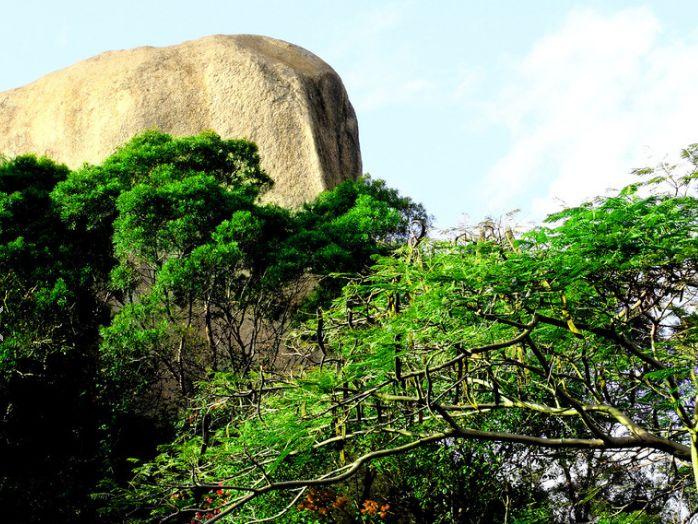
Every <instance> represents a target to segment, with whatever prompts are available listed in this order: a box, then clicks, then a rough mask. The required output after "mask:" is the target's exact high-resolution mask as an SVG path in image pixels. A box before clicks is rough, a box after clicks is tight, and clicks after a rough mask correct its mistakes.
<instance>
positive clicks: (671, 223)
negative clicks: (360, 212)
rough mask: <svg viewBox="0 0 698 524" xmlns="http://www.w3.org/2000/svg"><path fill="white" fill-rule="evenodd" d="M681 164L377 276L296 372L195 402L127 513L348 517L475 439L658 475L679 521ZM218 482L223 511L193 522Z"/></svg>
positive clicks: (324, 327) (399, 258) (686, 397)
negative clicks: (526, 225) (372, 473)
mask: <svg viewBox="0 0 698 524" xmlns="http://www.w3.org/2000/svg"><path fill="white" fill-rule="evenodd" d="M697 151H698V147H697V148H692V149H689V150H687V152H686V159H687V160H688V161H689V162H690V163H691V165H689V172H688V174H687V175H674V174H673V172H672V171H671V170H669V174H668V175H666V176H662V177H656V178H654V179H652V180H650V181H649V182H647V183H638V184H636V185H633V186H631V187H628V188H625V189H624V190H623V191H621V192H620V193H619V194H617V195H614V196H611V197H604V198H599V199H597V200H595V201H594V202H590V203H588V204H585V205H583V206H581V207H578V208H574V209H568V210H566V211H564V212H562V213H559V214H557V215H555V216H552V217H550V219H549V222H548V225H546V226H544V227H539V228H536V229H534V230H532V231H530V232H527V233H524V234H522V235H519V236H518V237H517V236H516V235H514V233H513V232H511V231H510V230H508V229H500V228H497V227H494V226H493V225H492V224H484V225H483V226H482V228H481V230H480V231H479V234H474V235H471V236H470V237H471V238H472V239H471V240H467V241H466V242H465V243H462V242H461V243H451V242H444V241H433V242H423V243H422V244H421V245H419V246H418V247H417V248H412V247H407V248H405V249H404V250H403V251H402V252H400V253H398V254H397V255H395V256H392V257H384V258H381V259H380V260H379V261H378V263H377V264H376V265H375V266H374V268H373V271H372V273H371V274H370V275H369V277H367V278H365V279H361V280H358V281H356V282H355V283H353V284H351V285H349V286H347V287H346V288H345V289H344V292H343V296H342V297H341V298H340V299H339V300H337V301H336V302H335V303H334V306H333V307H332V308H330V309H329V310H328V311H325V312H321V313H320V314H318V316H317V318H316V320H315V321H313V322H311V323H310V324H309V325H308V327H307V331H306V332H304V333H301V334H299V336H298V337H297V340H296V341H295V343H294V344H292V346H291V347H292V348H293V349H294V350H295V352H296V354H299V355H303V356H304V362H303V365H298V366H297V367H295V368H294V369H293V371H291V372H290V373H288V374H286V375H284V376H283V377H281V378H279V379H278V380H277V379H275V378H274V377H273V376H271V375H269V374H267V375H265V374H257V375H251V376H250V377H249V378H250V380H249V381H243V382H242V383H240V382H238V381H237V380H231V379H230V378H229V377H226V376H224V375H221V376H219V377H218V378H217V379H216V380H215V381H214V382H213V383H211V384H210V385H209V387H208V388H207V389H206V390H203V391H202V392H201V396H200V397H199V398H200V400H199V401H198V402H199V404H198V405H197V409H196V410H195V411H194V412H193V413H192V415H191V420H192V421H194V420H197V421H198V422H197V423H196V424H192V425H190V426H187V429H186V431H185V432H184V433H183V435H182V437H181V438H180V439H179V441H178V442H176V443H175V444H173V445H172V446H170V447H169V448H168V449H167V450H165V453H163V454H162V455H161V456H160V457H158V459H157V460H156V461H155V462H153V463H150V464H147V465H145V466H143V467H142V468H141V469H140V471H139V475H138V477H137V478H136V482H135V484H134V490H133V491H132V492H130V494H129V496H130V497H131V503H132V504H135V505H138V506H139V507H141V508H146V507H147V508H152V510H153V514H154V515H159V516H164V515H168V514H173V512H175V513H176V514H177V515H181V516H182V517H183V518H192V517H195V515H194V512H195V511H199V519H201V520H207V521H217V520H220V519H229V520H228V521H230V522H232V521H237V520H235V519H238V518H241V519H242V520H243V521H244V520H245V519H244V518H243V516H250V515H252V513H254V515H256V516H257V517H260V516H270V515H272V514H274V513H275V512H277V511H283V510H284V506H285V505H286V504H289V506H287V507H288V508H289V509H288V511H287V514H288V515H289V516H288V519H289V520H288V521H289V522H292V521H293V519H294V518H295V517H294V516H293V515H295V510H294V507H295V506H296V505H298V500H302V497H306V496H308V494H310V495H312V496H313V497H314V498H313V501H316V500H317V499H318V498H321V497H320V495H321V493H320V492H319V491H318V490H320V489H325V488H328V487H332V489H336V490H337V493H344V494H346V495H349V496H350V498H351V499H352V500H353V502H351V504H354V507H355V509H356V510H357V511H360V510H361V509H362V508H361V505H360V504H361V501H362V498H366V497H365V495H366V494H365V493H364V494H363V495H364V497H362V495H361V493H360V490H359V492H357V490H356V489H352V488H351V483H350V482H349V479H351V478H352V477H353V476H355V475H357V474H360V473H364V472H365V471H366V468H367V467H368V465H369V464H373V467H376V468H381V467H383V466H382V465H383V464H384V463H385V461H386V460H388V461H392V460H394V457H400V456H403V455H407V459H405V460H407V461H408V462H409V461H413V460H417V457H418V455H415V454H414V453H416V450H419V449H420V448H424V447H426V446H432V447H433V446H436V447H437V449H438V450H439V452H438V453H435V456H437V455H439V454H440V455H445V457H443V456H442V458H441V460H439V461H435V462H436V464H439V463H442V461H443V460H445V461H446V463H447V462H448V460H449V459H451V460H452V459H453V458H454V457H455V456H456V455H457V453H458V449H459V448H458V446H457V445H456V443H457V442H460V441H466V442H467V441H472V440H479V441H486V442H499V443H505V444H506V445H507V446H513V448H511V449H512V450H513V451H511V453H509V454H508V455H505V457H508V459H509V460H512V461H515V460H520V457H521V455H520V452H521V450H522V449H523V448H522V447H517V446H516V445H519V446H528V447H532V448H541V449H542V450H546V449H556V450H563V451H566V452H567V453H568V454H567V455H561V456H562V457H565V456H568V457H569V460H570V461H574V460H576V457H580V456H587V457H589V460H592V459H593V464H594V469H596V467H597V465H598V467H599V468H601V469H603V468H602V466H603V465H604V461H606V464H607V465H608V467H607V469H609V468H610V469H609V471H610V470H613V471H614V473H613V474H614V475H616V474H618V473H617V472H618V468H617V467H615V466H613V458H612V457H613V455H612V454H611V452H612V451H619V452H620V454H618V453H617V454H616V457H623V460H624V461H627V462H629V463H632V462H633V460H635V459H636V458H638V457H640V456H642V454H643V453H648V452H653V453H655V454H656V455H654V456H656V457H658V458H657V465H656V467H657V468H658V469H657V475H659V476H660V477H661V478H663V479H664V481H665V482H667V483H669V482H674V483H675V484H674V485H673V486H674V487H673V488H672V490H673V493H674V494H678V495H679V496H680V494H681V493H682V492H684V491H685V493H686V497H687V499H686V500H688V501H689V503H690V504H695V501H696V494H695V487H694V486H693V481H692V480H691V477H690V474H689V475H686V473H687V471H686V468H685V467H684V468H683V469H679V470H676V469H674V468H673V466H672V459H675V460H676V461H677V462H678V463H679V464H684V465H690V464H691V462H692V461H693V465H694V467H698V455H694V456H693V457H692V452H691V449H692V448H693V450H694V453H695V450H696V439H695V435H696V430H697V429H698V419H697V418H696V412H695V398H696V394H697V392H698V382H697V379H696V375H695V373H696V365H697V361H696V359H697V355H698V352H697V351H696V347H697V344H696V342H697V340H696V337H697V335H698V333H697V331H696V323H695V321H696V317H695V307H696V293H697V289H696V283H697V278H698V246H697V241H696V238H697V234H698V230H697V227H698V200H697V199H696V194H695V179H696V175H695V169H696V161H695V153H696V152H697ZM667 187H668V188H669V189H668V190H667V189H666V188H667ZM357 206H358V205H357ZM358 207H360V206H358ZM476 239H477V240H476ZM202 421H203V422H202ZM202 427H203V428H205V429H204V431H203V433H202V431H201V428H202ZM505 444H497V445H495V447H493V448H489V449H490V450H497V449H498V450H502V447H501V446H503V445H505ZM486 449H487V448H486ZM516 450H519V451H516ZM593 450H596V451H595V452H593ZM542 452H544V451H542ZM592 452H593V453H594V454H591V453H592ZM411 453H412V454H411ZM517 457H518V459H517ZM566 460H568V459H566ZM570 463H571V462H570ZM387 464H389V462H388V463H387ZM398 464H400V462H398ZM386 467H387V468H390V466H386ZM569 467H571V466H569ZM397 468H398V469H399V468H400V466H397ZM435 468H436V469H437V471H438V467H437V466H435ZM519 469H520V470H521V471H524V470H525V469H526V468H525V467H520V468H519ZM630 469H632V468H630ZM394 470H395V469H394ZM386 471H387V470H386ZM696 471H697V472H698V470H696ZM630 474H631V473H630V470H629V472H628V475H630ZM697 475H698V473H697ZM504 478H507V477H504ZM219 482H220V483H222V487H221V489H222V495H221V496H220V497H219V498H215V499H212V500H211V501H209V502H206V504H203V505H202V503H201V500H202V499H201V497H202V496H203V495H201V493H204V492H206V490H208V489H216V488H215V487H216V486H218V483H219ZM572 482H573V480H569V483H570V485H572ZM432 484H433V485H435V486H438V482H432ZM175 485H176V486H177V487H172V486H175ZM153 486H155V487H153ZM415 487H417V486H415ZM252 488H254V489H252ZM328 489H329V488H328ZM580 489H583V490H587V489H588V490H589V491H582V492H581V493H577V494H575V497H578V500H574V501H572V502H574V504H575V506H578V507H581V508H582V509H581V510H578V508H577V507H575V508H574V509H573V510H574V511H575V514H577V513H578V512H580V513H585V512H587V517H588V516H589V515H588V511H592V510H593V508H592V505H591V504H590V501H592V500H593V499H594V497H597V498H598V497H608V499H609V500H611V501H612V502H613V503H617V504H628V503H631V502H634V500H633V499H631V500H625V499H624V497H626V498H627V497H631V496H632V490H626V491H623V490H615V491H614V490H612V489H611V488H606V487H603V488H602V487H599V486H596V485H595V484H593V483H591V484H589V485H588V486H586V487H582V488H580ZM604 490H605V491H604ZM283 492H286V493H288V496H287V498H286V499H285V502H281V500H283V499H279V493H283ZM296 496H298V497H299V499H297V500H296V501H295V502H294V497H296ZM322 496H323V497H325V496H326V494H324V495H322ZM333 500H334V501H335V502H336V499H333ZM388 502H393V503H395V500H393V501H388ZM333 503H334V502H333ZM308 504H310V502H308V503H301V507H302V508H303V511H304V512H306V513H307V512H308V509H306V508H307V505H308ZM313 504H315V502H313ZM316 505H317V504H316ZM195 507H198V508H199V509H198V510H194V509H192V508H195ZM313 507H315V506H313ZM201 508H203V509H201ZM363 509H364V510H366V508H365V507H364V508H363ZM646 509H647V511H648V512H653V511H654V512H657V511H659V509H661V508H660V507H659V506H656V505H655V506H653V505H652V503H647V504H646ZM314 511H315V513H316V514H317V515H318V516H321V515H322V514H321V513H320V512H319V510H317V509H315V510H314ZM328 511H330V510H328ZM331 511H335V510H334V509H332V510H331ZM371 511H373V510H371ZM376 511H378V510H376ZM546 511H547V510H546V509H545V507H544V505H539V506H536V507H531V508H527V509H526V511H523V510H522V511H520V512H519V513H518V514H516V512H514V513H513V516H514V517H516V519H517V520H518V521H519V522H535V521H541V518H543V517H542V516H543V515H548V513H546ZM570 511H572V510H570ZM604 511H605V510H604ZM180 512H181V513H180ZM248 512H249V513H248ZM368 513H370V512H369V511H368V510H366V511H365V512H364V513H363V517H365V518H368V517H369V516H370V515H368ZM379 513H380V512H379ZM326 515H328V514H326ZM371 515H373V516H372V517H371V518H374V517H375V515H377V513H376V514H374V513H371ZM279 518H281V517H277V521H279V520H278V519H279ZM328 518H329V517H328ZM377 518H382V517H380V515H378V517H377ZM386 518H387V516H386ZM196 520H197V519H196V518H194V521H196Z"/></svg>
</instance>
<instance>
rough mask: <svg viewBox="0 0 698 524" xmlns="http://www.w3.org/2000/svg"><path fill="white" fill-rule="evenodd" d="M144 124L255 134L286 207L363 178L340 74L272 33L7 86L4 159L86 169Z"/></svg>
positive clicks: (144, 53)
mask: <svg viewBox="0 0 698 524" xmlns="http://www.w3.org/2000/svg"><path fill="white" fill-rule="evenodd" d="M146 129H158V130H160V131H163V132H166V133H171V134H174V135H191V134H196V133H199V132H201V131H203V130H208V129H212V130H214V131H216V132H217V133H219V134H220V135H221V136H223V137H224V138H247V139H249V140H252V141H253V142H255V143H257V145H258V146H259V151H260V156H261V158H262V166H263V167H264V168H265V169H266V171H267V173H268V174H269V175H270V176H271V177H272V178H273V179H274V181H275V186H274V188H273V190H272V191H271V192H270V194H269V195H268V198H267V199H268V200H271V201H274V202H277V203H279V204H282V205H286V206H297V205H299V204H301V203H302V202H305V201H307V200H310V199H312V198H313V197H314V196H316V195H317V194H318V193H319V192H321V191H323V190H324V189H328V188H331V187H333V186H335V185H336V184H338V183H339V182H341V181H343V180H346V179H353V178H355V177H356V176H358V175H359V174H360V173H361V152H360V149H359V134H358V125H357V121H356V115H355V113H354V110H353V108H352V106H351V104H350V103H349V98H348V97H347V93H346V91H345V89H344V86H343V84H342V81H341V79H340V78H339V76H338V75H337V73H336V72H335V71H334V70H333V69H332V68H331V67H330V66H329V65H327V64H326V63H325V62H323V61H322V60H321V59H320V58H318V57H317V56H315V55H314V54H312V53H310V52H308V51H306V50H305V49H302V48H300V47H298V46H295V45H292V44H289V43H287V42H283V41H281V40H275V39H272V38H267V37H263V36H252V35H235V36H223V35H217V36H209V37H205V38H202V39H200V40H194V41H190V42H185V43H183V44H180V45H176V46H172V47H162V48H156V47H140V48H137V49H131V50H126V51H110V52H107V53H103V54H101V55H98V56H96V57H93V58H90V59H88V60H85V61H83V62H79V63H77V64H75V65H73V66H71V67H68V68H67V69H63V70H61V71H57V72H55V73H51V74H49V75H47V76H45V77H43V78H41V79H39V80H37V81H35V82H33V83H31V84H28V85H26V86H24V87H20V88H17V89H13V90H10V91H5V92H2V93H0V153H1V154H3V155H6V156H14V155H18V154H21V153H27V152H34V153H38V154H41V155H47V156H49V157H52V158H54V159H56V160H58V161H61V162H64V163H66V164H68V166H70V167H79V166H80V165H82V163H84V162H89V163H98V162H100V161H101V160H103V159H104V158H105V157H107V156H108V155H109V154H110V153H112V152H113V151H114V149H115V148H116V147H117V146H119V145H120V144H122V143H124V142H125V141H127V140H129V139H130V138H131V137H132V136H133V135H135V134H136V133H139V132H141V131H143V130H146Z"/></svg>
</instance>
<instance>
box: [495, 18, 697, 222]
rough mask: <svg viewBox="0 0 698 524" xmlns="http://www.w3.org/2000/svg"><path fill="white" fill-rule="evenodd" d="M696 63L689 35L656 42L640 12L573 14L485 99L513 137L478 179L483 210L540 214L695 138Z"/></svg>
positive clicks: (655, 26) (651, 21) (653, 23)
mask: <svg viewBox="0 0 698 524" xmlns="http://www.w3.org/2000/svg"><path fill="white" fill-rule="evenodd" d="M696 63H698V41H696V39H690V38H688V39H687V40H685V41H674V42H667V41H665V38H663V35H662V31H661V26H660V23H659V21H658V19H657V18H656V17H655V16H654V14H653V13H652V12H651V11H650V10H649V9H646V8H638V9H626V10H623V11H619V12H616V13H615V14H612V15H610V16H604V15H602V14H599V13H598V12H595V11H590V10H574V11H572V12H571V13H570V14H569V15H568V16H567V18H566V19H565V21H564V23H563V24H562V26H561V27H560V28H559V29H558V30H556V31H555V32H553V33H552V34H549V35H547V36H545V37H543V38H541V39H540V40H539V41H538V42H537V43H535V44H534V46H533V47H532V48H531V50H530V51H529V52H528V53H527V55H526V56H525V57H524V59H523V60H522V61H521V62H520V63H519V64H517V65H516V66H515V67H514V70H513V71H512V75H511V78H510V80H509V85H510V87H509V88H507V89H506V90H505V91H504V92H502V93H500V94H499V95H498V96H497V97H496V98H495V99H494V100H493V101H492V102H491V104H489V112H490V117H491V119H492V121H493V122H494V123H496V124H498V125H504V126H506V128H507V129H508V130H509V131H510V134H511V138H512V142H511V146H510V148H509V149H508V151H507V153H506V154H505V155H504V156H503V157H502V158H500V160H499V161H497V162H496V164H495V165H494V166H493V167H492V169H491V170H490V172H489V173H488V175H487V180H486V186H487V189H486V190H487V195H488V198H489V201H490V205H489V206H488V207H489V209H490V211H492V212H502V211H506V210H507V209H509V208H512V207H522V208H523V209H525V210H527V211H531V212H532V214H533V216H534V217H536V218H540V217H541V216H542V215H543V214H544V213H546V212H550V211H552V210H554V209H556V208H557V207H558V205H557V202H556V199H562V200H563V201H565V202H566V203H568V204H574V203H578V202H579V201H581V200H582V199H585V198H588V197H591V196H593V195H595V194H599V193H600V192H603V191H605V190H606V189H608V188H610V187H618V186H620V185H622V184H623V183H625V182H627V181H628V180H629V178H630V177H629V175H628V173H629V171H630V170H631V169H632V168H634V167H640V166H644V165H647V164H654V163H656V162H657V161H658V160H660V159H661V156H662V155H664V154H666V153H670V154H673V153H676V152H677V151H678V149H680V148H681V147H683V146H685V145H687V144H688V143H691V142H696V141H698V104H696V103H695V99H696V98H695V97H696V88H695V86H696V85H698V68H696V67H695V64H696ZM525 199H528V201H525ZM531 200H532V201H531Z"/></svg>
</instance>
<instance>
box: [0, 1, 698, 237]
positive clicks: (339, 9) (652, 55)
mask: <svg viewBox="0 0 698 524" xmlns="http://www.w3.org/2000/svg"><path fill="white" fill-rule="evenodd" d="M1 12H2V15H3V24H2V31H0V46H1V47H2V49H3V50H4V52H3V53H2V54H1V55H0V71H2V75H0V91H1V90H5V89H9V88H12V87H17V86H20V85H22V84H25V83H27V82H29V81H31V80H34V79H36V78H38V77H39V76H41V75H43V74H45V73H47V72H50V71H53V70H56V69H60V68H62V67H65V66H68V65H70V64H71V63H73V62H75V61H77V60H80V59H83V58H87V57H89V56H92V55H94V54H97V53H100V52H102V51H105V50H110V49H123V48H129V47H134V46H139V45H169V44H175V43H179V42H181V41H184V40H188V39H193V38H198V37H200V36H204V35H207V34H213V33H229V34H234V33H255V34H264V35H269V36H273V37H276V38H281V39H284V40H288V41H290V42H293V43H295V44H298V45H301V46H303V47H305V48H307V49H309V50H311V51H313V52H314V53H316V54H317V55H319V56H320V57H321V58H323V59H324V60H325V61H327V62H328V63H329V64H330V65H332V66H333V67H334V68H335V69H336V70H337V71H338V72H339V74H340V75H341V76H342V78H343V80H344V83H345V85H346V87H347V90H348V92H349V96H350V98H351V100H352V102H353V104H354V107H355V108H356V111H357V114H358V117H359V126H360V134H361V146H362V153H363V160H364V169H365V171H367V172H370V173H371V174H372V175H373V176H375V177H380V178H384V179H386V180H387V181H388V182H389V183H390V184H391V185H393V186H395V187H397V188H399V189H400V190H401V191H402V192H404V193H406V194H408V195H410V196H412V197H413V198H415V199H417V200H420V201H422V202H424V203H425V204H426V206H427V208H428V210H429V211H430V212H431V213H432V214H434V215H435V216H436V218H437V223H438V225H439V226H441V227H447V226H455V225H457V224H459V223H462V222H464V221H468V222H470V223H472V222H476V221H478V220H479V219H480V218H482V217H484V216H485V215H494V216H498V215H501V214H503V213H505V212H507V211H510V210H512V209H515V208H518V209H521V210H522V212H521V217H522V220H537V219H540V217H542V216H544V214H545V213H546V212H549V211H552V210H555V209H557V208H558V207H559V205H560V202H565V203H567V204H574V203H576V202H578V201H579V200H580V199H583V198H585V197H588V196H591V195H593V194H597V193H599V192H603V191H604V190H606V189H607V188H611V187H619V186H620V185H622V184H623V183H624V182H626V181H627V180H628V179H629V178H628V177H629V175H628V173H629V171H630V170H631V169H632V168H634V167H639V166H644V165H647V164H653V163H656V162H658V161H661V160H662V159H664V158H665V156H666V155H670V156H671V155H674V154H675V153H677V152H678V150H679V149H680V148H681V147H682V146H685V145H687V144H689V143H692V142H698V103H696V95H698V67H696V64H698V24H696V20H698V2H696V1H695V0H693V1H691V0H687V1H679V0H675V1H670V0H665V1H661V2H660V1H657V2H622V1H608V0H606V1H587V2H574V1H563V0H557V1H553V0H550V1H547V0H536V1H534V0H527V1H523V0H519V1H516V0H512V1H495V0H491V1H465V0H463V1H446V0H441V1H436V0H433V1H429V2H427V1H422V2H420V1H373V2H368V1H352V2H342V3H341V4H340V3H339V2H330V1H326V2H321V1H301V0H296V1H293V2H289V1H284V2H281V1H267V2H263V1H258V2H250V1H249V0H248V1H245V2H238V1H233V0H229V1H223V0H220V1H218V0H198V1H192V0H188V1H179V0H170V1H168V2H158V1H154V0H153V1H149V0H140V1H130V0H121V1H119V2H100V1H96V0H90V1H87V0H86V1H82V0H75V1H71V0H64V1H62V2H44V1H37V0H24V1H22V2H15V1H10V0H2V11H1ZM466 215H467V217H466Z"/></svg>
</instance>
